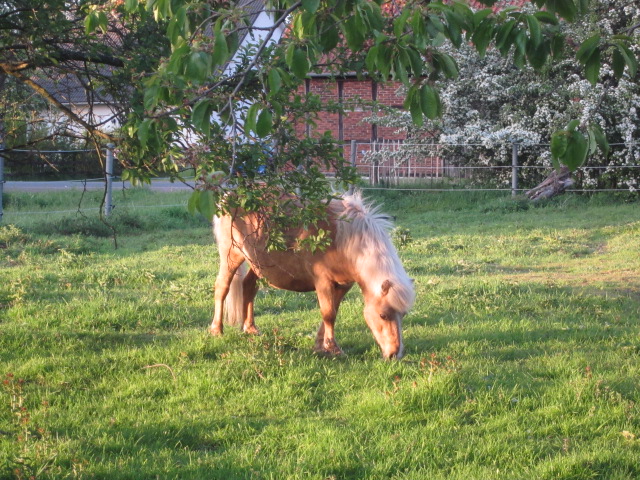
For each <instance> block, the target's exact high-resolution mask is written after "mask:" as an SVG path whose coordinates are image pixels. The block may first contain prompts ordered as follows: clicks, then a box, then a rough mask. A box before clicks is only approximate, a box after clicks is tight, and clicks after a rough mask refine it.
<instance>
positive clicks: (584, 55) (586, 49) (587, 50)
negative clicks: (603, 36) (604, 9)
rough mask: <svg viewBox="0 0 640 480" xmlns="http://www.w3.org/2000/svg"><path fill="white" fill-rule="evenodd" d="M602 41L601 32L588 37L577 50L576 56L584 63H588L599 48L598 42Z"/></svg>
mask: <svg viewBox="0 0 640 480" xmlns="http://www.w3.org/2000/svg"><path fill="white" fill-rule="evenodd" d="M599 43H600V34H599V33H596V34H595V35H593V36H591V37H589V38H587V39H586V40H585V41H584V42H582V45H580V48H579V49H578V51H577V52H576V58H577V59H578V61H579V62H580V63H582V64H583V65H584V64H585V63H587V61H588V60H589V57H591V55H592V54H593V52H594V51H595V49H596V48H598V44H599Z"/></svg>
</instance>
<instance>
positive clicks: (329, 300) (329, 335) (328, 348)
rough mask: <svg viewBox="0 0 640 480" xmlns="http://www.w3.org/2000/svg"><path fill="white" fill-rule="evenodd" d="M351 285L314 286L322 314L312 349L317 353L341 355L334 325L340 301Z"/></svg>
mask: <svg viewBox="0 0 640 480" xmlns="http://www.w3.org/2000/svg"><path fill="white" fill-rule="evenodd" d="M350 287H351V286H350V285H349V286H345V287H343V286H334V285H328V286H325V288H319V287H318V286H316V293H317V294H318V303H319V305H320V313H321V315H322V324H320V328H319V329H318V334H317V335H316V343H315V346H314V348H313V350H314V351H315V352H317V353H323V354H329V355H342V354H343V352H342V349H341V348H340V347H339V346H338V343H337V342H336V339H335V336H334V325H335V323H336V315H337V313H338V307H339V306H340V302H341V301H342V299H343V298H344V296H345V294H346V293H347V292H348V291H349V288H350Z"/></svg>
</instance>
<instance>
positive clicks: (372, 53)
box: [364, 45, 383, 73]
mask: <svg viewBox="0 0 640 480" xmlns="http://www.w3.org/2000/svg"><path fill="white" fill-rule="evenodd" d="M378 50H379V47H378V46H377V45H374V46H373V47H371V48H370V49H369V51H368V52H367V56H366V57H365V59H364V64H365V65H366V66H367V70H368V71H369V73H372V72H375V71H376V63H377V62H376V59H377V57H378ZM381 73H383V72H381Z"/></svg>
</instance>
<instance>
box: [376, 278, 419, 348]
mask: <svg viewBox="0 0 640 480" xmlns="http://www.w3.org/2000/svg"><path fill="white" fill-rule="evenodd" d="M364 295H365V306H364V319H365V321H366V322H367V325H368V326H369V328H370V329H371V333H373V337H374V338H375V339H376V342H378V345H379V346H380V350H382V356H383V357H384V358H386V359H391V358H402V355H403V353H404V352H403V350H404V344H403V343H402V319H403V318H404V316H405V315H406V314H407V310H408V307H409V306H410V302H412V300H413V298H412V297H413V290H412V289H409V288H408V286H407V285H401V284H394V283H393V282H392V281H391V280H388V279H387V280H384V281H383V282H382V284H381V285H379V286H378V287H377V288H376V287H374V289H373V290H368V291H366V292H365V294H364ZM407 296H409V297H411V299H408V298H406V297H407Z"/></svg>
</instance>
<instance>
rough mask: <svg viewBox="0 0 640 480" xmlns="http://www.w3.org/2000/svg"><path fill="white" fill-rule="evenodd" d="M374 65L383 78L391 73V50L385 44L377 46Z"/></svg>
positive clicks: (386, 77)
mask: <svg viewBox="0 0 640 480" xmlns="http://www.w3.org/2000/svg"><path fill="white" fill-rule="evenodd" d="M376 65H377V67H378V70H379V71H380V75H381V76H382V78H383V79H385V80H386V79H388V78H389V75H390V74H391V50H390V48H389V47H387V46H386V45H379V46H378V55H377V57H376Z"/></svg>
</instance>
